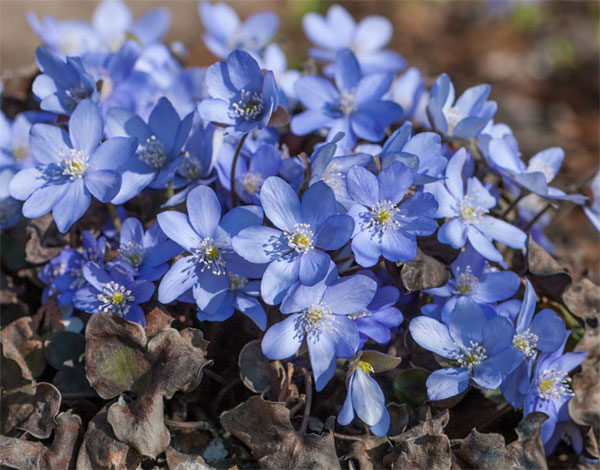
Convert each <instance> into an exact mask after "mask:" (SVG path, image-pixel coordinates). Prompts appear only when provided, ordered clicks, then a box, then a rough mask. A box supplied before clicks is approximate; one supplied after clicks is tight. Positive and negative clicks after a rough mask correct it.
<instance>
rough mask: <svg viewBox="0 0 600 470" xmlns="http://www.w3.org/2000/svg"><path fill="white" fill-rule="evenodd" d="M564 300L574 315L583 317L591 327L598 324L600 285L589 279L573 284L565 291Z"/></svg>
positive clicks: (599, 316)
mask: <svg viewBox="0 0 600 470" xmlns="http://www.w3.org/2000/svg"><path fill="white" fill-rule="evenodd" d="M562 298H563V301H564V303H565V305H566V306H567V308H568V309H569V310H570V311H571V313H573V315H575V316H577V317H579V318H581V319H582V320H584V321H585V322H586V324H587V325H588V326H589V327H591V328H596V327H597V326H598V320H599V319H600V286H597V285H596V284H594V283H593V282H592V281H590V280H589V279H583V280H582V281H581V282H578V283H577V284H571V285H570V286H569V288H568V289H567V290H566V291H565V292H564V293H563V296H562Z"/></svg>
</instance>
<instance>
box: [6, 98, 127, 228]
mask: <svg viewBox="0 0 600 470" xmlns="http://www.w3.org/2000/svg"><path fill="white" fill-rule="evenodd" d="M103 135H104V133H103V122H102V116H101V115H100V111H99V110H98V107H97V106H96V105H95V104H94V103H93V102H92V101H90V100H84V101H82V102H81V103H80V104H79V105H78V106H77V108H76V109H75V111H74V112H73V115H72V116H71V119H70V120H69V132H68V133H67V132H66V131H64V130H63V129H61V128H60V127H56V126H53V125H50V124H35V125H34V126H33V127H32V128H31V151H32V154H33V159H34V161H35V163H36V166H35V167H33V168H26V169H24V170H21V171H20V172H19V173H17V174H16V175H15V177H14V178H13V179H12V180H11V182H10V185H9V191H10V194H11V196H12V197H14V198H15V199H18V200H21V201H25V204H23V215H24V216H25V217H30V218H35V217H40V216H42V215H44V214H47V213H48V212H50V211H52V215H53V216H54V220H55V222H56V225H57V227H58V229H59V230H60V231H61V232H62V233H65V232H66V231H67V230H69V227H71V225H72V224H73V223H75V222H76V221H77V220H79V218H80V217H81V216H83V214H84V213H85V212H86V211H87V209H88V207H89V205H90V200H91V196H94V197H95V198H96V199H98V200H99V201H100V202H110V201H112V200H114V199H115V197H116V196H117V193H118V192H119V190H120V189H121V173H120V172H121V171H122V168H124V167H125V165H127V163H128V161H129V160H130V158H132V157H133V155H134V152H135V148H136V146H137V140H136V139H135V138H129V137H127V138H123V137H115V138H111V139H107V140H105V141H104V142H103V143H102V144H100V145H99V143H100V140H101V139H102V137H103Z"/></svg>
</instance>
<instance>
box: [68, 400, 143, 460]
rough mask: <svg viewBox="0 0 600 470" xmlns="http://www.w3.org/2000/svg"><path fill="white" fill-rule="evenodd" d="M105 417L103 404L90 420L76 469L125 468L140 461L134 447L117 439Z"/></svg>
mask: <svg viewBox="0 0 600 470" xmlns="http://www.w3.org/2000/svg"><path fill="white" fill-rule="evenodd" d="M106 418H107V407H106V406H105V407H104V408H102V409H101V410H100V412H99V413H98V414H97V415H96V416H95V417H94V419H93V420H92V421H90V424H89V425H88V428H87V431H86V433H85V436H84V437H83V442H82V443H81V447H80V448H79V454H78V455H77V470H105V469H106V470H126V469H129V468H137V467H138V465H139V464H140V462H141V461H142V456H141V455H140V454H139V453H138V452H137V451H136V450H135V449H133V448H131V447H129V446H128V445H127V444H124V443H122V442H119V441H118V440H117V438H116V437H115V435H114V433H113V430H112V428H111V426H110V424H108V421H107V419H106Z"/></svg>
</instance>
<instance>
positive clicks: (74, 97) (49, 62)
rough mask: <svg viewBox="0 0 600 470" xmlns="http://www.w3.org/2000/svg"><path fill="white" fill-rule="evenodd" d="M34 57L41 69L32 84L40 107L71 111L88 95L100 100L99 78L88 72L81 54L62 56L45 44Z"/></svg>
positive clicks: (46, 109) (48, 109) (53, 110)
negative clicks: (79, 55)
mask: <svg viewBox="0 0 600 470" xmlns="http://www.w3.org/2000/svg"><path fill="white" fill-rule="evenodd" d="M35 58H36V61H37V64H38V67H39V68H40V70H41V71H42V74H41V75H38V76H37V77H36V78H35V80H34V82H33V85H32V91H33V94H34V95H35V96H36V98H37V99H38V100H40V108H42V109H43V110H45V111H51V112H53V113H57V114H71V113H72V112H73V110H74V109H75V108H76V107H77V105H78V104H79V103H80V102H81V101H82V100H84V99H86V98H91V99H93V100H94V101H97V100H98V98H99V97H100V94H99V93H98V91H97V90H96V80H94V77H92V75H90V74H89V73H88V72H86V70H85V67H84V65H83V62H82V60H81V58H80V57H66V58H65V59H62V58H61V57H60V56H59V55H58V54H56V53H54V52H52V51H51V50H50V49H48V48H46V47H43V46H42V47H38V49H37V51H36V53H35Z"/></svg>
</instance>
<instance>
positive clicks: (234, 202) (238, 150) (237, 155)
mask: <svg viewBox="0 0 600 470" xmlns="http://www.w3.org/2000/svg"><path fill="white" fill-rule="evenodd" d="M246 137H248V133H246V134H244V135H243V136H242V138H241V139H240V141H239V142H238V145H237V148H236V149H235V154H234V155H233V162H232V163H231V176H230V177H229V184H230V185H231V188H230V190H229V191H230V194H231V208H232V209H233V208H234V207H235V206H236V205H237V194H236V192H235V167H236V166H237V162H238V159H239V158H240V153H241V151H242V147H243V146H244V142H245V141H246Z"/></svg>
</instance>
